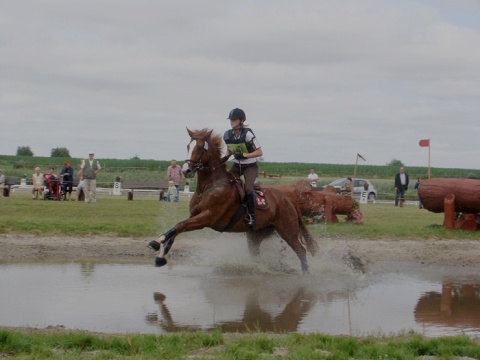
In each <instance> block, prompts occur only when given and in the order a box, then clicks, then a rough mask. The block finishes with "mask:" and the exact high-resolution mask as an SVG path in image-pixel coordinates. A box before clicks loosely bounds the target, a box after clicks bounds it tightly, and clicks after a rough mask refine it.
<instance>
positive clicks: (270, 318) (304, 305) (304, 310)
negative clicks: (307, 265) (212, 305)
mask: <svg viewBox="0 0 480 360" xmlns="http://www.w3.org/2000/svg"><path fill="white" fill-rule="evenodd" d="M154 299H155V302H156V303H157V304H158V305H159V306H160V313H161V315H162V320H161V321H159V324H160V326H161V327H162V328H163V329H164V330H166V331H168V332H176V331H186V330H199V328H198V327H195V326H189V325H177V324H175V321H174V320H173V319H172V316H171V314H170V311H169V310H168V307H167V305H166V304H165V299H166V297H165V295H163V294H162V293H154ZM314 300H315V297H314V295H313V294H312V293H310V294H308V293H306V291H305V289H303V288H302V289H299V290H298V291H297V293H296V294H295V296H294V297H293V298H292V299H291V300H290V302H289V303H287V304H286V305H285V307H284V308H283V310H282V311H281V312H280V313H279V314H278V315H272V314H269V313H268V312H267V311H266V310H263V309H262V307H261V306H260V303H259V296H258V292H252V293H250V294H249V295H248V297H247V301H246V303H245V309H244V311H243V316H242V318H241V319H239V320H238V321H233V320H232V321H224V322H219V323H216V324H212V325H211V326H210V328H209V329H207V330H213V329H220V330H222V331H223V332H245V331H249V330H258V331H268V332H280V333H283V332H295V331H297V328H298V324H299V323H300V320H301V319H303V317H305V316H306V315H307V314H308V311H309V310H310V307H311V306H312V304H313V302H314ZM147 319H148V320H153V321H156V320H157V319H155V317H151V316H150V317H147Z"/></svg>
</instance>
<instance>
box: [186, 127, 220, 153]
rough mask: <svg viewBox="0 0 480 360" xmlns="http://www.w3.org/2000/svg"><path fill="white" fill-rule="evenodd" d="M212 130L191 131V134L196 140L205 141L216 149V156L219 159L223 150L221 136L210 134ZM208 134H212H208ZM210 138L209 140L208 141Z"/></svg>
mask: <svg viewBox="0 0 480 360" xmlns="http://www.w3.org/2000/svg"><path fill="white" fill-rule="evenodd" d="M212 131H213V130H212V129H208V128H203V129H201V130H193V133H194V135H195V137H196V138H198V139H205V140H208V142H209V144H210V145H212V146H213V147H214V148H215V149H216V154H217V155H218V157H219V158H220V157H221V156H222V153H223V149H224V147H225V145H224V142H223V136H222V135H220V134H215V133H213V132H212ZM210 132H212V133H211V134H210ZM209 137H210V139H208V138H209Z"/></svg>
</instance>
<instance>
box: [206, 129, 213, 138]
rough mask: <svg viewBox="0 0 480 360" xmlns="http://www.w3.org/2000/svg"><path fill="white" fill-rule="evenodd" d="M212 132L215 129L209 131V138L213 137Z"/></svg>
mask: <svg viewBox="0 0 480 360" xmlns="http://www.w3.org/2000/svg"><path fill="white" fill-rule="evenodd" d="M212 132H213V129H212V130H210V131H209V132H208V134H207V137H208V138H211V137H212Z"/></svg>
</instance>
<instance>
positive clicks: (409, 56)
mask: <svg viewBox="0 0 480 360" xmlns="http://www.w3.org/2000/svg"><path fill="white" fill-rule="evenodd" d="M235 107H239V108H242V109H243V110H244V111H245V113H246V115H247V122H248V124H249V125H250V127H251V128H252V130H253V131H254V133H255V135H256V136H257V139H258V141H259V142H260V144H261V146H262V149H263V153H264V155H263V160H264V161H268V162H301V163H305V162H308V163H319V164H354V163H355V161H356V159H357V153H359V154H361V155H362V156H363V157H364V158H365V159H366V162H365V164H368V165H385V164H387V163H389V162H390V161H392V160H393V159H397V160H400V161H402V162H403V163H404V164H405V166H406V167H407V168H408V166H427V164H428V159H429V151H428V150H429V149H428V148H425V147H420V146H419V144H418V142H419V140H420V139H430V143H431V147H430V165H431V166H432V167H447V168H452V167H453V168H469V169H479V168H480V156H479V152H478V144H479V135H480V121H478V117H479V114H480V0H338V1H330V0H328V1H327V0H295V1H292V0H289V1H286V0H274V1H273V0H262V1H260V0H244V1H230V0H202V1H198V0H176V1H173V0H172V1H165V0H157V1H153V0H135V1H134V0H131V1H125V0H95V1H91V0H81V1H80V0H68V1H66V0H57V1H54V0H42V1H38V0H15V1H2V2H0V119H1V120H0V154H3V155H15V154H16V151H17V148H18V147H19V146H30V148H31V149H32V151H33V152H34V154H35V155H36V156H50V153H51V150H52V149H53V148H57V147H66V148H67V149H68V150H69V152H70V155H71V156H72V157H87V154H88V152H89V151H94V152H95V155H96V157H97V158H99V159H102V158H104V159H105V158H117V159H130V158H132V157H134V156H139V157H140V158H141V159H156V160H170V159H177V160H179V161H182V160H184V159H185V158H186V156H187V152H186V145H187V143H188V142H189V137H188V134H187V131H186V128H189V129H192V130H194V129H202V128H210V129H213V130H214V132H215V133H219V134H223V132H224V131H226V130H227V129H229V128H230V122H229V121H228V120H227V116H228V113H229V112H230V110H231V109H233V108H235ZM318 171H319V172H321V169H320V168H319V169H318Z"/></svg>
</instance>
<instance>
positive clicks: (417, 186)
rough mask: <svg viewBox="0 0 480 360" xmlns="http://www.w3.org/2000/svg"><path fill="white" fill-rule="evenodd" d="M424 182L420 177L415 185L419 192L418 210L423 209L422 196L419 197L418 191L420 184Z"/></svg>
mask: <svg viewBox="0 0 480 360" xmlns="http://www.w3.org/2000/svg"><path fill="white" fill-rule="evenodd" d="M421 182H422V177H421V176H419V177H418V178H417V182H416V183H415V186H414V189H415V190H417V197H418V208H419V209H423V204H422V200H420V196H418V189H420V183H421Z"/></svg>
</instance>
